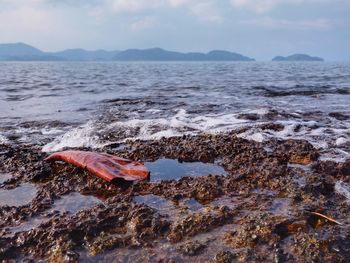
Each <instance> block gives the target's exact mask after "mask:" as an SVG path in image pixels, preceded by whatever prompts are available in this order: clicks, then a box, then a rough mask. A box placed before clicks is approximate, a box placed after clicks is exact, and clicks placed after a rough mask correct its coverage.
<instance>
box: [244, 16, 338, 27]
mask: <svg viewBox="0 0 350 263" xmlns="http://www.w3.org/2000/svg"><path fill="white" fill-rule="evenodd" d="M239 23H240V24H242V25H247V26H254V27H255V28H256V27H260V28H266V29H291V30H329V29H331V28H332V27H333V23H332V21H331V20H329V19H316V20H287V19H273V18H271V17H264V18H260V19H249V20H241V21H240V22H239Z"/></svg>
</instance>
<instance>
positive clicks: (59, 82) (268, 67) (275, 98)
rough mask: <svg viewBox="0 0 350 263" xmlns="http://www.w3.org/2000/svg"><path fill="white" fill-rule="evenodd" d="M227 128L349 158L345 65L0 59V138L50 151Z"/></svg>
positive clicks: (349, 67)
mask: <svg viewBox="0 0 350 263" xmlns="http://www.w3.org/2000/svg"><path fill="white" fill-rule="evenodd" d="M264 124H274V125H279V126H280V127H281V128H280V129H273V128H271V129H269V128H268V127H269V126H266V125H264ZM270 126H271V127H272V125H270ZM266 127H267V128H266ZM232 131H235V132H236V135H237V136H238V137H241V138H245V139H248V140H254V141H258V142H264V141H266V140H270V139H273V138H275V139H281V140H283V139H304V140H307V141H309V142H310V143H312V144H313V145H314V146H315V147H316V148H318V149H320V151H321V152H322V156H321V158H322V159H330V160H336V161H339V162H341V161H344V160H346V159H347V158H350V63H345V62H344V63H340V62H339V63H337V62H125V63H124V62H1V63H0V144H11V145H30V146H33V147H38V148H40V149H41V150H42V151H43V152H54V151H59V150H62V149H65V148H67V147H68V148H76V147H89V148H92V149H99V148H102V147H104V146H106V145H112V144H122V143H123V142H125V141H126V140H137V139H141V140H157V139H160V138H162V137H171V136H182V135H184V134H191V135H196V134H201V133H210V134H218V133H227V132H232Z"/></svg>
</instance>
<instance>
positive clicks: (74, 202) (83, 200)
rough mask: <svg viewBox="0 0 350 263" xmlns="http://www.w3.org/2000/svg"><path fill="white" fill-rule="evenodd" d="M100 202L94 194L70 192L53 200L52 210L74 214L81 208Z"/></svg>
mask: <svg viewBox="0 0 350 263" xmlns="http://www.w3.org/2000/svg"><path fill="white" fill-rule="evenodd" d="M101 203H102V202H101V201H100V200H99V199H98V198H96V197H94V196H88V195H82V194H79V193H70V194H68V195H64V196H62V197H61V199H58V200H57V201H55V203H54V205H53V207H52V210H53V211H59V212H60V213H70V214H76V213H78V212H79V211H81V210H85V209H88V208H91V207H93V206H94V205H97V204H101Z"/></svg>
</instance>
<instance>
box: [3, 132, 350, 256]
mask: <svg viewBox="0 0 350 263" xmlns="http://www.w3.org/2000/svg"><path fill="white" fill-rule="evenodd" d="M82 150H84V149H82ZM85 150H89V149H85ZM101 151H103V152H108V153H111V154H116V155H118V156H120V157H124V158H129V159H132V160H137V161H142V162H146V161H155V160H157V159H159V158H169V159H178V160H180V161H185V162H204V163H216V164H219V165H221V166H222V167H223V168H224V169H225V170H226V171H227V175H208V176H199V177H183V178H181V179H179V180H163V181H156V182H146V181H142V182H137V183H134V184H125V183H123V182H116V183H115V184H109V183H106V182H104V181H102V180H101V179H99V178H96V177H94V176H92V175H90V174H89V173H88V172H86V171H84V170H82V169H77V168H74V167H72V166H69V165H66V164H62V163H56V164H48V163H46V162H44V161H43V159H44V158H45V157H46V156H47V154H46V153H42V152H41V150H40V149H36V148H33V147H32V146H16V145H0V163H1V166H0V172H1V173H2V174H10V175H11V177H8V178H7V177H6V179H7V180H4V181H3V182H2V181H0V192H3V193H6V191H13V190H14V189H16V188H18V187H21V186H23V185H26V184H27V185H31V186H33V187H34V188H35V189H36V191H35V194H34V195H33V199H32V200H31V201H30V202H29V199H30V198H29V195H28V198H29V199H27V201H28V202H29V203H27V204H23V205H22V204H21V205H17V206H6V205H1V204H0V260H11V259H15V260H24V261H30V260H37V259H45V260H47V261H54V262H58V261H62V262H75V261H78V260H83V261H88V262H97V261H101V262H237V261H238V262H262V261H267V262H311V261H314V262H325V261H326V262H347V261H348V258H349V247H350V231H349V230H350V228H349V224H350V219H349V214H350V204H349V200H348V199H347V198H346V196H344V194H342V193H341V192H339V191H337V186H339V185H341V184H345V185H346V186H348V185H349V183H350V176H349V175H350V159H348V160H347V161H346V162H344V163H335V162H332V161H321V160H319V152H318V150H317V149H315V148H314V147H313V146H312V145H311V144H310V143H308V142H307V141H303V140H285V141H278V140H270V141H266V142H264V143H258V142H254V141H248V140H245V139H241V138H237V136H236V135H235V134H233V133H232V134H218V135H206V134H202V135H198V136H183V137H173V138H163V139H161V140H158V141H129V142H126V143H125V144H122V145H109V146H106V147H105V148H104V149H101ZM0 180H1V174H0ZM338 188H339V187H338ZM338 190H339V189H338ZM87 198H88V200H87ZM60 200H68V201H69V200H73V203H74V205H75V207H76V208H74V209H69V207H71V206H72V204H70V205H68V208H67V207H65V206H64V205H59V201H60ZM61 203H62V202H61ZM66 206H67V204H66ZM63 208H64V209H63ZM81 208H83V209H81ZM315 212H316V213H319V214H321V215H324V216H326V217H328V219H327V218H325V217H322V216H320V215H318V214H315ZM330 219H333V220H335V222H334V221H332V220H330Z"/></svg>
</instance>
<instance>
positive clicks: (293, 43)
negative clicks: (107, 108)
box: [0, 0, 350, 60]
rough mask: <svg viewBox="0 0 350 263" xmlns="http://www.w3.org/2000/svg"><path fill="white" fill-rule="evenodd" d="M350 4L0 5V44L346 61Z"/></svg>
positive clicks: (315, 0)
mask: <svg viewBox="0 0 350 263" xmlns="http://www.w3.org/2000/svg"><path fill="white" fill-rule="evenodd" d="M349 14H350V0H0V43H10V42H25V43H28V44H31V45H34V46H36V47H38V48H40V49H42V50H45V51H57V50H61V49H65V48H75V47H82V48H85V49H101V48H102V49H108V50H114V49H118V50H122V49H127V48H150V47H162V48H165V49H170V50H176V51H209V50H212V49H226V50H230V51H235V52H239V53H242V54H245V55H249V56H251V57H254V58H256V59H258V60H270V59H271V58H272V57H273V56H275V55H288V54H291V53H309V54H311V55H318V56H322V57H324V58H326V59H328V60H350V15H349Z"/></svg>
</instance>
